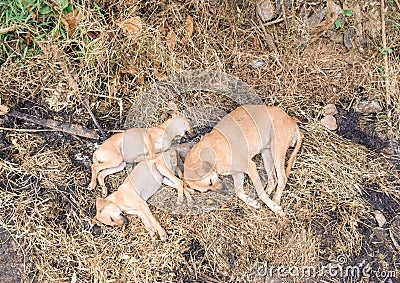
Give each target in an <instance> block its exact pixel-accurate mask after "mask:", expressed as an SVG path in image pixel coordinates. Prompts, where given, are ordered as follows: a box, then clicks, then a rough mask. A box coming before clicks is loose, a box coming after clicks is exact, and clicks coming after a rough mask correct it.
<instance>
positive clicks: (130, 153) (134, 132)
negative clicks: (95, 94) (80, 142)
mask: <svg viewBox="0 0 400 283" xmlns="http://www.w3.org/2000/svg"><path fill="white" fill-rule="evenodd" d="M192 132H193V130H192V127H191V126H190V123H189V121H188V119H187V118H186V117H185V116H183V115H182V114H176V115H175V116H173V117H172V118H170V119H168V120H167V121H165V122H164V123H162V124H161V125H159V126H157V127H153V128H149V129H144V128H132V129H129V130H126V131H125V132H123V133H118V134H115V135H112V136H111V137H110V138H108V139H107V140H106V141H105V142H104V143H103V144H102V145H101V146H100V147H99V148H97V149H96V151H95V152H94V153H93V165H92V178H91V181H90V184H89V189H91V190H92V189H94V188H95V187H96V179H98V181H99V184H100V186H101V187H102V196H103V197H105V196H106V195H107V188H106V186H105V184H104V178H105V177H106V176H107V175H110V174H113V173H116V172H119V171H121V170H123V169H124V168H125V166H126V163H132V162H138V161H141V160H143V159H144V158H145V156H146V155H147V157H148V158H150V159H152V158H154V157H155V153H157V152H161V151H165V150H167V149H168V148H169V147H170V146H171V141H172V140H173V139H174V138H175V137H176V136H183V135H185V134H188V135H190V134H191V133H192Z"/></svg>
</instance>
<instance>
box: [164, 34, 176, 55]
mask: <svg viewBox="0 0 400 283" xmlns="http://www.w3.org/2000/svg"><path fill="white" fill-rule="evenodd" d="M165 41H166V44H167V48H168V50H169V51H174V49H175V45H176V42H177V37H176V34H175V33H174V31H173V30H172V29H171V30H170V31H169V32H168V34H167V36H166V37H165Z"/></svg>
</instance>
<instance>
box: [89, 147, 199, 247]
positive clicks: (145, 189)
mask: <svg viewBox="0 0 400 283" xmlns="http://www.w3.org/2000/svg"><path fill="white" fill-rule="evenodd" d="M190 148H191V146H188V145H187V144H182V145H174V146H172V147H171V149H169V150H167V151H165V152H162V153H160V154H158V155H157V157H156V158H155V159H152V160H143V161H141V162H139V163H138V164H137V165H136V166H135V168H134V169H133V170H132V171H131V173H130V174H129V175H128V177H127V178H126V179H125V181H124V182H123V183H122V185H121V186H119V188H118V190H117V191H116V192H114V193H112V194H110V195H109V196H108V197H106V198H97V200H96V210H97V214H96V216H95V217H94V218H93V220H94V221H99V222H101V223H103V224H106V225H110V226H122V225H125V224H127V223H128V220H127V218H126V217H125V216H124V215H123V214H122V212H125V213H127V214H136V215H138V216H139V217H140V218H141V219H142V221H143V223H144V225H145V227H146V229H147V230H148V231H149V233H150V234H151V235H154V233H155V231H157V232H158V234H159V235H160V238H161V239H162V240H165V239H166V237H167V234H166V233H165V230H164V229H163V228H162V227H161V225H160V224H159V223H158V221H157V220H156V219H155V218H154V216H153V215H152V213H151V211H150V209H149V206H148V205H147V202H146V200H147V199H148V198H150V197H151V196H152V195H153V194H154V193H155V192H156V191H157V190H158V189H159V188H160V187H161V184H162V183H164V184H166V185H169V186H171V187H173V188H176V189H178V192H179V191H181V192H182V195H183V192H184V193H185V195H186V197H187V199H188V203H189V205H190V203H191V202H193V200H192V198H191V196H190V194H189V193H188V191H183V183H182V181H181V180H180V179H178V178H177V177H176V176H175V175H174V173H175V171H176V170H177V158H178V157H181V158H182V157H184V156H185V155H186V153H187V152H188V151H189V149H190ZM178 198H179V197H178Z"/></svg>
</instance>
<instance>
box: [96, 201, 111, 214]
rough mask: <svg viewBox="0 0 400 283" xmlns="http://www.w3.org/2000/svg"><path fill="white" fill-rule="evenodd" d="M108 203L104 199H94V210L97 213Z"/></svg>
mask: <svg viewBox="0 0 400 283" xmlns="http://www.w3.org/2000/svg"><path fill="white" fill-rule="evenodd" d="M109 203H110V202H109V201H108V200H106V199H105V198H97V199H96V209H97V211H100V210H102V209H103V208H104V207H105V206H106V205H107V204H109Z"/></svg>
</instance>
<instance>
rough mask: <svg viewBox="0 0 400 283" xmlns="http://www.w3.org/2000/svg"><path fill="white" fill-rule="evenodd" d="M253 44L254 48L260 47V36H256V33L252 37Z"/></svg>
mask: <svg viewBox="0 0 400 283" xmlns="http://www.w3.org/2000/svg"><path fill="white" fill-rule="evenodd" d="M253 44H254V46H255V47H256V48H259V49H261V41H260V38H259V37H258V35H256V36H255V37H254V39H253Z"/></svg>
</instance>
